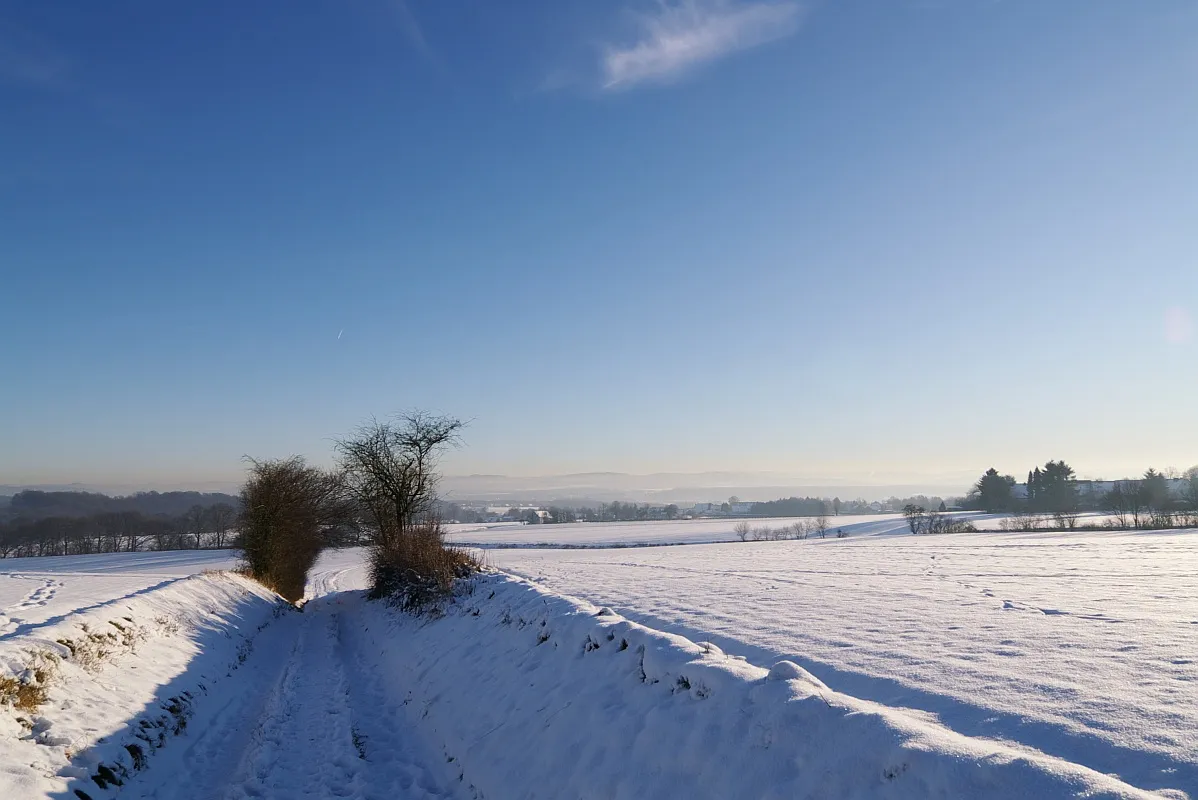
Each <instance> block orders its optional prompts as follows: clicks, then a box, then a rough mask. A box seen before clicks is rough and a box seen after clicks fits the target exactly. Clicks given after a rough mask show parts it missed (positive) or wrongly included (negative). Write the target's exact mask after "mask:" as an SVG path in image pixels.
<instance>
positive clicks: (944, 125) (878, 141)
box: [0, 0, 1198, 486]
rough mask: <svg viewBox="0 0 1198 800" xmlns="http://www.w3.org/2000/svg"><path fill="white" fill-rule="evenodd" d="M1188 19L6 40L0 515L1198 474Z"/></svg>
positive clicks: (1178, 4)
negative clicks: (442, 471) (251, 479)
mask: <svg viewBox="0 0 1198 800" xmlns="http://www.w3.org/2000/svg"><path fill="white" fill-rule="evenodd" d="M1196 87H1198V4H1196V3H1194V2H1192V0H1151V2H1145V1H1144V0H1054V1H1053V2H1045V0H1002V1H1001V2H1000V1H999V0H893V1H892V2H876V0H823V1H822V2H801V1H800V0H796V1H795V2H789V1H788V0H770V1H769V2H766V1H765V0H761V1H757V0H689V1H686V2H641V1H639V0H615V1H613V2H592V1H591V0H530V2H521V3H492V2H479V1H478V0H471V1H469V2H468V1H467V0H436V2H434V0H406V2H405V0H352V2H343V1H342V0H304V2H283V1H282V0H267V1H265V2H256V3H244V2H232V1H231V0H214V1H213V2H204V3H190V4H178V3H151V2H131V1H130V0H112V2H106V3H94V2H85V1H84V0H59V1H58V2H53V3H41V2H38V3H34V2H18V1H14V0H0V159H2V160H0V167H2V169H0V329H2V330H3V333H4V347H3V348H2V349H0V371H2V377H0V483H10V484H11V483H46V482H66V481H85V482H92V483H99V482H105V483H132V484H144V485H155V486H165V485H187V484H189V483H199V482H201V481H223V480H227V479H236V477H237V476H238V475H240V474H241V471H242V467H243V465H242V462H241V457H242V456H243V455H245V454H251V455H254V456H258V457H272V456H282V455H288V454H291V453H300V454H304V455H307V456H309V457H311V458H312V459H314V460H316V461H318V462H324V461H326V460H327V459H328V457H329V453H330V441H331V439H332V438H333V437H335V436H337V435H339V434H342V433H344V432H346V431H348V430H349V429H351V428H352V427H353V426H354V425H355V424H356V423H357V422H359V421H361V420H362V419H363V418H365V417H367V416H369V415H379V416H385V415H387V414H389V413H391V412H394V411H397V410H401V409H406V408H414V407H422V408H428V409H433V410H437V411H441V412H444V413H450V414H454V415H457V416H460V417H463V418H466V419H470V420H471V421H472V422H471V425H470V428H469V430H468V432H467V435H466V446H465V447H464V448H462V449H461V450H460V451H458V452H455V453H453V454H452V455H451V456H450V457H449V458H448V459H447V461H446V463H445V468H446V470H447V471H449V472H451V473H471V472H486V473H502V474H510V475H519V474H528V475H531V474H551V473H560V472H575V471H591V470H614V471H625V472H636V473H644V472H653V471H678V472H692V471H701V470H747V471H755V470H768V471H773V472H785V473H791V474H795V475H801V476H805V477H807V478H809V479H815V478H818V477H824V478H849V479H856V480H869V479H870V478H871V477H873V478H877V479H878V480H879V481H894V480H901V479H902V478H904V477H909V478H911V479H916V478H917V477H918V476H925V477H926V476H933V475H946V474H949V473H952V474H956V473H958V472H962V473H969V472H970V471H973V470H977V471H980V470H981V469H984V468H985V467H988V466H991V465H994V466H997V467H999V468H1000V469H1001V470H1003V471H1010V472H1013V473H1015V474H1016V475H1022V474H1024V473H1025V472H1026V470H1027V469H1029V468H1030V467H1031V466H1032V465H1033V464H1035V463H1043V462H1044V461H1045V460H1047V459H1049V458H1065V459H1067V460H1069V461H1070V462H1071V463H1072V464H1074V466H1076V467H1077V468H1078V470H1079V472H1080V473H1082V474H1083V475H1089V476H1097V475H1102V476H1105V477H1118V476H1119V474H1131V473H1134V472H1139V471H1142V470H1143V469H1144V468H1146V467H1148V466H1150V465H1151V466H1157V467H1164V466H1168V465H1173V466H1177V467H1180V468H1186V467H1189V466H1191V465H1192V464H1195V463H1198V420H1196V418H1195V407H1196V406H1195V400H1196V399H1198V368H1196V367H1198V363H1196V362H1198V341H1196V338H1198V335H1196V325H1198V322H1196V321H1198V89H1196Z"/></svg>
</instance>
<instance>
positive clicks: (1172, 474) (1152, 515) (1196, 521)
mask: <svg viewBox="0 0 1198 800" xmlns="http://www.w3.org/2000/svg"><path fill="white" fill-rule="evenodd" d="M964 505H965V507H966V508H970V509H976V510H979V511H987V512H991V513H1004V512H1005V513H1010V514H1014V515H1015V516H1016V517H1017V518H1018V519H1016V520H1015V521H1014V522H1013V524H1014V525H1015V526H1017V527H1018V528H1019V529H1020V530H1022V529H1025V528H1027V527H1036V526H1037V525H1038V521H1037V520H1036V518H1037V517H1039V516H1046V517H1051V518H1052V519H1053V520H1054V521H1055V523H1056V524H1057V526H1058V527H1060V528H1075V527H1077V526H1078V524H1079V523H1078V520H1079V517H1080V516H1081V515H1082V514H1083V513H1085V512H1104V513H1106V514H1109V515H1110V516H1111V519H1109V520H1108V521H1107V522H1106V523H1104V525H1105V527H1110V528H1153V529H1161V528H1174V527H1190V526H1193V525H1198V466H1196V467H1192V468H1191V469H1189V470H1187V471H1186V472H1184V473H1181V472H1179V471H1177V470H1166V471H1165V472H1160V471H1158V470H1156V469H1151V468H1150V469H1148V470H1147V471H1145V472H1144V474H1143V476H1142V477H1139V478H1124V479H1122V480H1116V481H1102V480H1078V478H1077V476H1076V473H1075V471H1074V469H1073V467H1071V466H1069V465H1068V464H1067V463H1065V462H1064V461H1063V460H1062V461H1049V462H1048V463H1047V464H1045V465H1044V467H1043V468H1041V467H1035V468H1034V469H1033V470H1032V471H1030V472H1029V473H1028V474H1027V481H1026V482H1025V483H1022V484H1019V483H1016V481H1015V477H1014V476H1012V475H1003V474H1001V473H999V471H998V470H997V469H994V468H991V469H988V470H986V472H985V474H983V475H982V477H981V478H980V479H978V482H977V483H976V484H974V486H973V488H972V489H971V490H970V492H969V495H968V497H966V498H965V501H964Z"/></svg>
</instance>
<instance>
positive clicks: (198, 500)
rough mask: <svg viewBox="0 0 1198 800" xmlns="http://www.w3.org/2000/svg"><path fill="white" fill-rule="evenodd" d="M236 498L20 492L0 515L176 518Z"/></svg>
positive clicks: (207, 494)
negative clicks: (111, 514) (126, 514)
mask: <svg viewBox="0 0 1198 800" xmlns="http://www.w3.org/2000/svg"><path fill="white" fill-rule="evenodd" d="M239 502H240V501H239V500H238V498H237V497H236V496H235V495H231V494H225V493H223V492H138V493H137V494H132V495H127V496H124V497H110V496H108V495H106V494H100V493H98V492H70V491H68V492H46V491H41V490H37V489H30V490H26V491H22V492H18V493H17V494H15V495H13V496H12V497H11V498H8V502H7V503H2V502H0V515H3V516H4V517H8V518H14V519H15V518H24V519H30V520H36V519H45V518H47V517H86V516H90V515H92V514H101V513H105V512H112V511H136V512H138V513H140V514H144V515H145V516H148V517H175V516H179V515H180V514H182V513H184V512H185V511H187V510H188V509H190V508H191V507H192V506H211V505H216V504H218V503H227V504H229V505H231V506H233V507H236V506H237V505H238V504H239Z"/></svg>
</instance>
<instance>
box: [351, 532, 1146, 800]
mask: <svg viewBox="0 0 1198 800" xmlns="http://www.w3.org/2000/svg"><path fill="white" fill-rule="evenodd" d="M680 549H681V548H680ZM686 549H687V550H690V549H693V548H686ZM349 602H358V601H357V600H351V601H349ZM359 614H360V619H361V622H362V623H363V624H361V625H353V626H348V627H346V628H345V630H344V635H345V637H346V640H347V641H348V643H349V644H348V646H349V647H350V649H351V650H353V651H355V652H357V653H359V654H360V655H361V657H362V658H363V659H364V662H363V666H364V667H365V668H367V669H369V670H370V671H371V672H372V673H374V674H378V675H382V676H385V677H386V679H387V681H388V682H389V683H388V688H389V692H388V694H389V695H390V696H391V697H393V698H394V697H403V698H404V699H403V702H402V706H403V710H404V714H403V715H402V716H401V717H397V719H396V724H404V723H405V722H406V723H407V724H414V725H418V726H419V727H420V728H421V729H422V730H423V731H424V732H425V733H426V734H427V735H429V736H431V737H434V738H435V739H436V740H438V741H439V742H440V743H441V745H442V747H443V749H444V753H445V757H446V759H447V760H448V761H449V762H450V763H453V764H455V765H457V766H459V768H460V769H461V775H462V777H463V780H464V781H465V782H469V783H470V784H472V785H473V787H475V788H476V789H477V790H478V791H479V792H480V793H481V795H482V796H485V797H488V798H526V797H527V798H533V797H542V798H561V797H610V798H643V797H688V798H728V797H777V798H782V797H829V798H891V799H894V800H899V799H906V798H910V799H911V800H914V799H915V798H920V800H923V799H924V798H962V797H969V798H1009V797H1037V798H1067V797H1078V798H1081V797H1086V798H1100V797H1106V798H1114V797H1126V798H1131V797H1147V796H1149V795H1147V794H1146V793H1144V792H1141V791H1139V790H1137V789H1134V788H1132V787H1131V786H1128V785H1126V784H1123V783H1120V782H1119V781H1118V780H1116V779H1114V778H1111V777H1108V776H1105V775H1101V774H1099V773H1097V772H1094V771H1091V770H1087V769H1084V768H1082V767H1079V766H1077V765H1075V764H1069V763H1067V762H1064V761H1061V760H1058V759H1053V758H1050V757H1047V756H1044V755H1042V754H1038V753H1034V752H1031V751H1029V750H1026V749H1023V748H1019V747H1014V746H1009V745H1004V744H1002V743H998V742H994V741H985V740H980V739H969V738H966V737H964V736H961V735H959V734H956V733H954V732H952V731H950V730H948V729H947V728H945V727H943V726H941V725H939V724H937V723H936V722H935V721H934V720H933V719H931V718H930V717H929V716H928V715H924V714H918V713H912V712H908V711H903V710H900V709H894V708H888V707H885V706H881V705H878V704H874V703H870V702H867V701H863V700H859V699H856V698H853V697H851V696H848V695H844V694H840V693H838V692H836V691H834V690H833V689H830V688H829V687H827V686H825V685H824V684H823V683H821V682H820V681H819V680H818V679H816V678H815V677H813V676H812V675H810V674H809V673H808V672H807V671H805V670H804V669H803V668H802V667H800V666H798V665H797V664H794V663H792V662H788V661H782V662H779V663H776V664H774V665H773V666H772V667H771V668H770V669H769V670H766V669H763V668H761V667H757V666H753V665H751V664H749V663H746V662H745V661H744V660H742V659H738V658H736V657H733V656H728V655H725V654H724V653H722V652H721V651H720V650H719V648H717V647H715V646H714V645H711V644H695V643H693V642H691V641H688V640H687V639H684V638H682V637H680V636H673V635H670V634H667V633H662V632H659V631H655V630H652V629H649V628H645V627H643V626H641V625H638V624H636V623H634V622H630V621H628V620H625V619H622V618H621V617H620V616H618V615H616V614H614V613H613V612H612V611H611V610H610V609H599V608H596V607H594V606H592V605H589V604H587V603H583V602H578V601H573V600H570V599H569V598H566V597H562V596H559V595H554V594H550V593H547V592H544V591H543V590H540V589H538V588H536V587H534V586H532V585H530V584H527V583H525V582H522V581H519V580H516V579H512V578H509V577H505V576H502V575H498V574H492V575H489V576H484V577H482V578H480V579H478V580H477V581H476V582H475V587H474V591H473V593H472V594H469V595H466V596H463V597H462V598H460V600H459V602H458V603H456V604H455V605H454V606H452V607H451V608H450V609H449V610H448V611H447V613H446V614H445V615H444V616H442V617H441V618H439V619H437V620H434V621H429V620H427V619H413V618H411V617H404V616H401V615H398V614H395V613H393V612H391V611H390V610H388V609H386V608H384V607H381V606H378V605H367V606H364V607H362V608H361V609H360V610H359Z"/></svg>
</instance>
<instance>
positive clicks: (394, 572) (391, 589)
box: [370, 519, 481, 612]
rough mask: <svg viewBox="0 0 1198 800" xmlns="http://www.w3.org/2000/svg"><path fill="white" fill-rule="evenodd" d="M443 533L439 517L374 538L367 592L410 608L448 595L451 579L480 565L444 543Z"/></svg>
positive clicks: (425, 605)
mask: <svg viewBox="0 0 1198 800" xmlns="http://www.w3.org/2000/svg"><path fill="white" fill-rule="evenodd" d="M444 536H445V531H444V529H443V528H442V527H441V523H440V521H439V520H435V519H432V520H426V521H425V522H423V523H421V524H418V525H414V526H411V527H409V528H408V529H407V530H406V531H404V532H403V533H402V534H400V535H396V536H386V537H379V538H378V539H376V541H375V543H374V544H373V545H371V547H370V587H371V588H370V596H371V597H372V598H374V599H387V600H390V601H392V602H394V603H395V604H396V605H398V606H399V607H400V608H402V609H403V610H405V611H413V612H420V611H424V610H427V609H429V608H430V607H432V606H435V605H436V604H437V603H438V602H439V601H441V600H442V599H444V598H446V597H448V596H449V595H450V593H451V592H452V591H453V583H454V581H455V580H457V579H458V578H464V577H467V576H468V575H470V574H471V573H472V572H475V571H477V570H478V569H479V568H480V566H481V565H480V564H479V562H478V561H477V560H476V559H475V558H474V557H473V556H472V555H471V554H470V552H469V551H467V550H464V549H462V548H459V547H449V546H446V544H445V542H444Z"/></svg>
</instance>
